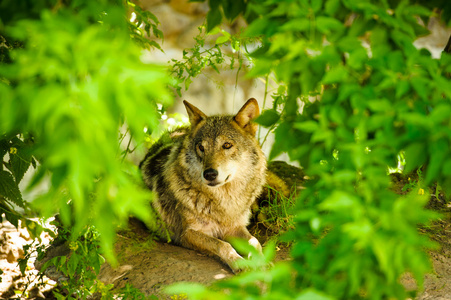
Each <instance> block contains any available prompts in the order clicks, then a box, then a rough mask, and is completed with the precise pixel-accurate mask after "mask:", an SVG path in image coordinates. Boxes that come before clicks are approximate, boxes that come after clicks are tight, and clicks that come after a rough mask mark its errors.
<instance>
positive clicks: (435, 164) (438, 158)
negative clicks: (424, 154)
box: [406, 139, 449, 185]
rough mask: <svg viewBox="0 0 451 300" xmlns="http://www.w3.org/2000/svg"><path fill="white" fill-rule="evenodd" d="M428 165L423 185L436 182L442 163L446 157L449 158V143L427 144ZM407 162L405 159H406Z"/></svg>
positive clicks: (443, 140)
mask: <svg viewBox="0 0 451 300" xmlns="http://www.w3.org/2000/svg"><path fill="white" fill-rule="evenodd" d="M428 148H429V149H428V150H429V157H430V160H429V163H428V165H427V169H426V176H425V179H424V181H425V184H426V185H429V184H430V183H431V182H432V181H434V180H437V179H438V176H439V174H440V170H442V168H443V162H444V160H445V158H446V157H449V142H448V140H445V139H440V140H438V141H435V142H430V143H429V144H428ZM406 161H407V157H406Z"/></svg>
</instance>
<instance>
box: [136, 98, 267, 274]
mask: <svg viewBox="0 0 451 300" xmlns="http://www.w3.org/2000/svg"><path fill="white" fill-rule="evenodd" d="M183 103H184V105H185V108H186V111H187V113H188V116H189V121H190V126H187V127H181V128H178V129H176V130H174V131H172V132H166V133H165V134H163V136H162V137H161V138H160V139H159V140H158V141H157V142H155V143H154V144H153V145H152V146H151V147H150V149H149V151H148V153H147V155H146V156H145V158H144V160H143V161H142V162H141V163H140V169H141V172H142V175H143V180H144V182H145V184H146V185H147V187H148V188H149V189H151V190H152V191H154V194H155V199H154V200H153V202H152V203H153V206H154V208H155V209H156V210H157V212H158V213H159V216H160V217H161V219H162V221H163V222H164V223H165V224H166V226H167V229H168V230H169V232H170V235H171V239H172V240H173V241H174V242H175V243H176V244H178V245H181V246H183V247H186V248H190V249H194V250H198V251H200V252H203V253H206V254H209V255H214V256H216V257H219V258H220V259H221V260H222V261H223V262H224V263H226V264H227V265H228V266H229V267H230V268H231V269H232V271H234V272H236V271H240V269H239V267H238V266H237V264H236V262H237V261H238V260H240V259H242V257H241V256H240V254H238V252H237V251H236V250H235V249H234V248H233V247H232V245H231V244H230V243H229V241H230V239H233V238H241V239H245V240H246V241H248V243H249V244H250V245H252V246H253V247H254V248H256V249H257V250H258V251H259V252H261V249H262V247H261V245H260V243H259V241H258V240H257V239H256V238H255V237H253V236H252V235H251V234H250V233H249V231H248V230H247V228H246V226H247V225H248V223H249V219H250V216H251V205H252V204H253V202H254V201H255V199H256V197H257V196H259V195H260V193H261V192H262V189H263V185H264V184H265V172H266V158H265V156H264V154H263V152H262V150H261V148H260V146H259V144H258V141H257V140H256V138H255V134H256V130H257V125H256V124H254V123H253V122H252V120H254V119H255V118H256V117H257V116H258V115H259V107H258V103H257V100H255V99H254V98H251V99H249V100H248V101H247V102H246V103H245V104H244V105H243V107H242V108H241V109H240V110H239V111H238V113H237V114H236V115H214V116H206V115H205V114H204V113H203V112H202V111H200V110H199V109H198V108H197V107H195V106H194V105H192V104H190V103H189V102H187V101H186V100H185V101H183Z"/></svg>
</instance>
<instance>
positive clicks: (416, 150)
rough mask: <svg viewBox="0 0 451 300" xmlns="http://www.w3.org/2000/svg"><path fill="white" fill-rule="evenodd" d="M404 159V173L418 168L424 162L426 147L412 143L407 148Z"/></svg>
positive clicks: (423, 144)
mask: <svg viewBox="0 0 451 300" xmlns="http://www.w3.org/2000/svg"><path fill="white" fill-rule="evenodd" d="M404 157H405V159H406V165H405V169H404V171H405V172H406V173H409V172H411V171H412V170H414V169H416V168H418V167H420V166H421V165H422V164H424V163H425V162H426V146H425V143H421V142H414V143H411V144H410V145H408V146H407V148H406V150H405V153H404Z"/></svg>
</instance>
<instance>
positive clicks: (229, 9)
mask: <svg viewBox="0 0 451 300" xmlns="http://www.w3.org/2000/svg"><path fill="white" fill-rule="evenodd" d="M222 7H223V9H224V15H225V17H226V18H227V19H229V20H231V21H233V20H234V19H235V18H236V17H238V16H239V15H240V14H244V13H245V12H246V3H245V1H244V0H234V1H222Z"/></svg>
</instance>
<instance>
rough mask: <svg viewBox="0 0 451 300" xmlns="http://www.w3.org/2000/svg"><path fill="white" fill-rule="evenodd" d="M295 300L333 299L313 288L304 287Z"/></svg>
mask: <svg viewBox="0 0 451 300" xmlns="http://www.w3.org/2000/svg"><path fill="white" fill-rule="evenodd" d="M295 299H296V300H334V299H335V298H334V297H331V296H329V295H327V294H324V293H323V292H320V291H317V290H315V289H306V290H304V291H302V292H301V293H300V294H299V295H298V296H297V297H296V298H295Z"/></svg>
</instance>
